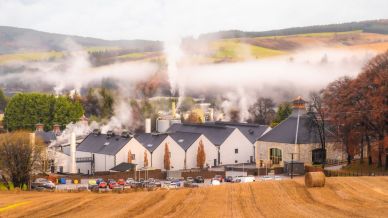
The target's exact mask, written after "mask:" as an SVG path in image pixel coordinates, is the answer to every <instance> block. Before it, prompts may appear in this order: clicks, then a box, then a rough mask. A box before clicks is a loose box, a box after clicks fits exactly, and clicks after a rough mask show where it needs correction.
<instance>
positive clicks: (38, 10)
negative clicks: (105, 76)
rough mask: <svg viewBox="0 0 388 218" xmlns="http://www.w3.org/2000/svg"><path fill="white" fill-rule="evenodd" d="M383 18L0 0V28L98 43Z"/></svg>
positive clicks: (326, 3) (291, 10) (223, 1)
mask: <svg viewBox="0 0 388 218" xmlns="http://www.w3.org/2000/svg"><path fill="white" fill-rule="evenodd" d="M382 18H388V1H387V0H319V1H318V0H292V1H291V0H271V1H269V0H234V1H228V0H192V1H185V0H0V25H4V26H16V27H24V28H31V29H36V30H41V31H47V32H55V33H64V34H71V35H81V36H91V37H97V38H104V39H158V40H164V39H165V38H169V37H172V36H173V37H177V36H188V35H193V36H197V35H199V34H201V33H206V32H214V31H219V30H230V29H240V30H249V31H262V30H271V29H279V28H285V27H295V26H307V25H316V24H331V23H341V22H350V21H361V20H371V19H382Z"/></svg>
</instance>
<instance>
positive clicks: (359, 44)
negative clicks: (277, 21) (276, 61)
mask: <svg viewBox="0 0 388 218" xmlns="http://www.w3.org/2000/svg"><path fill="white" fill-rule="evenodd" d="M313 46H325V47H334V48H343V49H356V50H373V51H376V52H383V51H386V50H387V49H388V35H382V34H371V33H363V32H362V31H360V30H356V31H349V32H324V33H309V34H297V35H289V36H264V37H256V38H235V39H218V40H214V41H210V42H207V44H205V45H204V47H205V48H202V50H198V51H196V50H195V49H194V52H193V51H190V52H191V53H190V52H188V54H187V56H188V58H189V59H191V61H194V62H198V63H217V62H236V61H244V60H252V59H262V58H268V57H273V56H278V55H284V54H288V53H290V52H292V51H293V50H296V49H298V48H304V47H313ZM119 49H120V47H117V46H105V47H104V46H95V47H88V48H86V49H85V50H87V51H92V52H95V51H110V50H119ZM63 55H64V53H63V52H39V51H37V52H28V53H17V54H4V55H0V64H2V63H8V62H13V61H39V60H47V59H50V58H61V57H63ZM115 58H116V59H117V60H123V61H133V60H145V61H152V60H154V59H155V58H163V54H162V53H160V52H134V53H128V54H124V55H120V56H116V57H115Z"/></svg>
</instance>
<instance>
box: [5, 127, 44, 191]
mask: <svg viewBox="0 0 388 218" xmlns="http://www.w3.org/2000/svg"><path fill="white" fill-rule="evenodd" d="M46 156H47V155H46V149H45V145H44V143H43V142H42V141H41V140H38V139H37V140H35V137H30V135H29V133H28V132H24V131H17V132H12V133H5V134H1V135H0V165H1V166H2V168H3V169H4V171H5V174H6V175H7V176H8V177H9V179H10V181H12V182H13V184H14V185H15V186H17V187H20V186H22V185H23V184H28V183H29V181H30V178H31V175H32V174H33V173H39V172H44V171H45V169H44V164H43V163H44V162H45V159H44V158H45V157H46Z"/></svg>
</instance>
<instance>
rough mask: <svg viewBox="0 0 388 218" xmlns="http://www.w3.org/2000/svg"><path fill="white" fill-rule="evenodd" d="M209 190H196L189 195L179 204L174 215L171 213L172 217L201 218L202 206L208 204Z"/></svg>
mask: <svg viewBox="0 0 388 218" xmlns="http://www.w3.org/2000/svg"><path fill="white" fill-rule="evenodd" d="M207 190H208V189H195V190H192V191H190V192H189V193H188V195H187V196H186V197H185V199H184V200H183V201H182V202H180V203H179V205H178V206H177V208H176V210H175V212H174V213H170V214H169V216H170V217H184V216H187V217H199V216H200V213H199V210H200V208H201V206H205V204H206V202H207V200H206V199H207V196H208V195H207V194H208V193H209V192H208V191H207Z"/></svg>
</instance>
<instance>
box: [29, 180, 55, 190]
mask: <svg viewBox="0 0 388 218" xmlns="http://www.w3.org/2000/svg"><path fill="white" fill-rule="evenodd" d="M31 188H32V189H36V190H44V189H50V190H53V189H55V184H54V183H53V182H51V181H50V180H47V179H45V178H37V179H35V181H34V182H32V183H31Z"/></svg>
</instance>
